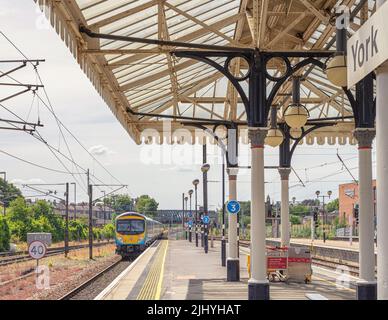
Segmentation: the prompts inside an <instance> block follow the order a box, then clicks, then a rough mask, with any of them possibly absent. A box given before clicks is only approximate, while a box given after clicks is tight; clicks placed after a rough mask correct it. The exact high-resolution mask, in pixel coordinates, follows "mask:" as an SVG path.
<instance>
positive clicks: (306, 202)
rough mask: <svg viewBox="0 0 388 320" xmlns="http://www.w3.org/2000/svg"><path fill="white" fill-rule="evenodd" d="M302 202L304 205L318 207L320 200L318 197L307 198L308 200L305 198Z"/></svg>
mask: <svg viewBox="0 0 388 320" xmlns="http://www.w3.org/2000/svg"><path fill="white" fill-rule="evenodd" d="M301 204H302V205H304V206H309V207H316V206H319V200H318V199H306V200H303V201H302V203H301Z"/></svg>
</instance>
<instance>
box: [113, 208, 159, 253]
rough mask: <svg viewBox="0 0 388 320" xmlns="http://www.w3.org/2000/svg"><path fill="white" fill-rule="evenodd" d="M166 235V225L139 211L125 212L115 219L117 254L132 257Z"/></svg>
mask: <svg viewBox="0 0 388 320" xmlns="http://www.w3.org/2000/svg"><path fill="white" fill-rule="evenodd" d="M164 235H165V228H164V225H163V224H162V223H160V222H158V221H155V220H153V219H151V218H149V217H147V216H145V215H143V214H140V213H137V212H125V213H122V214H120V215H118V216H117V217H116V219H115V241H116V254H119V255H121V256H122V257H123V258H127V257H132V256H133V255H136V254H138V253H140V252H142V251H144V249H145V248H147V247H148V246H149V245H151V244H152V243H153V242H154V241H155V240H157V239H161V238H162V237H163V236H164Z"/></svg>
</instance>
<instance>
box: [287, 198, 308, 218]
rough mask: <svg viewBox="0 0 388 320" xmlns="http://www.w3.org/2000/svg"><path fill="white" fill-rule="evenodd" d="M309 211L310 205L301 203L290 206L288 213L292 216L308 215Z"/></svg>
mask: <svg viewBox="0 0 388 320" xmlns="http://www.w3.org/2000/svg"><path fill="white" fill-rule="evenodd" d="M302 203H303V202H302ZM310 211H311V209H310V207H309V206H306V205H303V204H297V205H293V206H290V214H291V215H294V216H302V217H303V216H308V215H310Z"/></svg>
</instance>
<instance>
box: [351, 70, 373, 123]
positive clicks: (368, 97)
mask: <svg viewBox="0 0 388 320" xmlns="http://www.w3.org/2000/svg"><path fill="white" fill-rule="evenodd" d="M374 79H375V74H374V73H373V72H372V73H370V74H369V75H367V76H366V77H365V78H364V79H363V80H361V81H360V82H358V83H357V84H356V96H354V95H353V93H352V92H351V91H350V90H349V89H348V88H343V90H344V92H345V94H346V96H347V97H348V100H349V102H350V106H351V107H352V110H353V115H354V123H355V127H356V128H374V127H375V119H376V99H375V98H374V86H373V81H374Z"/></svg>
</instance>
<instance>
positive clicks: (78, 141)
mask: <svg viewBox="0 0 388 320" xmlns="http://www.w3.org/2000/svg"><path fill="white" fill-rule="evenodd" d="M0 33H1V34H2V35H3V37H4V38H5V39H6V40H7V41H8V42H9V43H10V44H11V45H12V46H13V47H14V48H15V49H16V50H17V51H18V52H19V53H20V54H21V55H22V56H23V57H24V58H25V59H27V60H28V57H27V56H26V55H25V54H24V53H23V52H22V51H21V50H20V49H19V48H18V47H17V46H16V45H15V44H14V43H13V42H12V40H11V39H9V38H8V37H7V36H6V35H5V34H4V33H3V32H2V31H0ZM33 66H34V69H35V72H36V75H37V77H38V79H39V81H40V84H42V85H43V81H42V78H41V76H40V74H39V71H38V70H37V68H36V67H35V65H33ZM43 91H44V94H45V97H46V99H47V102H48V104H49V105H50V107H49V106H48V105H47V104H46V102H45V101H44V100H43V99H42V98H41V97H40V95H39V94H37V97H38V99H39V100H40V101H41V102H42V103H43V104H44V106H45V107H46V108H47V109H48V110H49V112H50V113H51V114H52V115H53V116H54V118H55V119H56V121H57V125H58V128H59V130H60V132H61V134H62V137H63V138H64V141H65V144H66V146H67V147H68V145H67V142H66V139H65V137H64V135H63V132H62V130H61V128H60V126H62V127H63V128H64V129H65V130H66V131H67V132H68V133H69V134H70V135H71V136H72V137H73V138H74V140H75V141H76V142H77V143H78V144H79V145H80V146H81V147H82V148H83V149H84V150H85V151H86V152H87V153H88V154H89V156H90V157H91V158H92V159H93V160H94V161H96V163H97V164H98V165H99V166H100V167H101V168H102V169H103V170H104V171H105V172H106V173H107V174H108V175H109V176H110V177H111V178H113V179H114V180H115V181H117V182H119V183H120V184H122V182H121V181H120V180H119V179H117V178H116V177H115V176H114V175H113V174H112V173H111V172H110V171H109V170H108V169H106V168H105V166H104V165H103V164H102V163H101V162H100V161H99V160H98V159H97V158H96V157H94V155H93V154H92V153H91V152H89V150H88V149H87V148H86V147H85V146H84V145H83V144H82V143H81V141H80V140H79V139H78V138H77V137H76V136H75V135H74V134H73V133H72V132H71V131H70V130H69V129H68V128H67V127H66V126H65V125H64V124H63V122H62V121H61V120H60V119H59V118H58V116H57V115H56V114H55V111H54V108H53V106H52V104H51V101H50V98H49V96H48V94H47V91H46V89H45V87H43ZM68 151H69V154H70V155H71V152H70V150H69V149H68ZM71 157H72V155H71Z"/></svg>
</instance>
